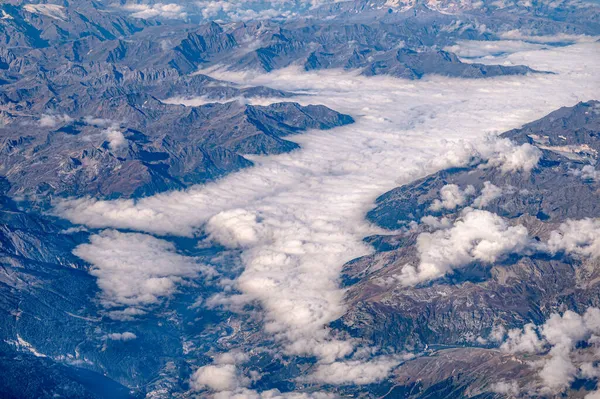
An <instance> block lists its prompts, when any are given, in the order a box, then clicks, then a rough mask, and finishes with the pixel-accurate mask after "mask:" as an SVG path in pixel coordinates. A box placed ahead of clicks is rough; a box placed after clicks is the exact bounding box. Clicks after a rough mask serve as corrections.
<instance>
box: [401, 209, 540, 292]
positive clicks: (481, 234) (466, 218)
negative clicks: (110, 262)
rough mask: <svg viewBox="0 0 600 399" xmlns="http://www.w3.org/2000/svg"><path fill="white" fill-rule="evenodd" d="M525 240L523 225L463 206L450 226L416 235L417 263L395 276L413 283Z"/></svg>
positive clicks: (516, 248)
mask: <svg viewBox="0 0 600 399" xmlns="http://www.w3.org/2000/svg"><path fill="white" fill-rule="evenodd" d="M528 244H529V236H528V233H527V229H526V228H525V227H524V226H520V225H518V226H510V225H508V224H507V223H506V221H504V219H502V218H501V217H500V216H498V215H496V214H495V213H491V212H487V211H482V210H476V209H472V208H466V209H465V210H464V211H463V213H462V215H461V217H460V218H459V219H457V220H456V221H455V222H454V225H453V226H452V228H449V229H445V230H438V231H435V232H433V233H421V234H420V235H419V237H418V238H417V251H418V254H419V264H418V266H416V267H415V266H412V265H406V266H404V268H403V269H402V273H401V275H400V277H399V278H400V280H401V282H402V283H403V284H406V285H413V284H417V283H420V282H423V281H427V280H431V279H435V278H438V277H442V276H444V275H445V274H446V273H449V272H451V271H452V270H453V269H455V268H458V267H461V266H464V265H467V264H469V263H471V262H475V261H481V262H487V263H491V262H495V261H496V260H498V259H499V258H501V257H502V256H504V255H507V254H510V253H520V252H522V251H523V250H524V249H525V248H526V247H527V245H528Z"/></svg>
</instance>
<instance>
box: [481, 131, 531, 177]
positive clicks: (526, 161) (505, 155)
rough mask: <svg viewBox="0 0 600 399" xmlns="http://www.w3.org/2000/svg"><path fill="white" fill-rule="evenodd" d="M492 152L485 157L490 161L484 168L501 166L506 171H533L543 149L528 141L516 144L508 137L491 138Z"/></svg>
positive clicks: (490, 149) (489, 143)
mask: <svg viewBox="0 0 600 399" xmlns="http://www.w3.org/2000/svg"><path fill="white" fill-rule="evenodd" d="M486 144H487V145H489V148H486V150H487V151H490V154H488V155H487V157H485V158H484V159H487V160H488V162H487V163H486V164H484V165H481V167H482V168H487V167H495V168H500V170H502V172H504V173H513V172H518V171H523V172H526V173H529V172H531V170H532V169H533V168H535V167H536V166H537V164H538V162H539V160H540V158H541V157H542V151H541V150H540V149H539V148H537V147H535V146H533V145H531V144H528V143H525V144H522V145H516V144H514V143H513V142H512V141H510V140H508V139H500V140H498V139H496V140H493V139H492V140H490V141H489V142H488V143H486Z"/></svg>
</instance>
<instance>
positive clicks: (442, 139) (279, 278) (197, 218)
mask: <svg viewBox="0 0 600 399" xmlns="http://www.w3.org/2000/svg"><path fill="white" fill-rule="evenodd" d="M597 46H598V45H597V44H585V45H578V46H575V47H564V48H561V49H553V50H548V51H544V52H529V53H527V55H526V56H524V57H522V58H525V59H520V62H519V63H521V64H526V65H530V66H531V67H534V68H537V66H538V65H545V64H551V65H553V66H555V67H556V68H557V69H559V70H560V71H566V73H564V74H563V73H560V74H556V75H531V76H511V77H499V78H494V79H490V80H474V79H471V80H461V79H448V78H443V77H430V78H427V79H424V80H421V81H417V82H413V81H407V80H401V79H394V78H392V77H389V76H380V77H369V78H367V77H364V76H359V75H358V72H356V71H354V72H347V71H337V70H328V71H318V72H310V73H306V72H303V71H301V70H299V69H295V68H290V69H285V70H278V71H275V72H273V73H270V74H252V73H235V72H230V71H218V70H215V71H213V72H211V74H212V75H213V77H216V78H224V79H225V80H233V81H236V82H237V83H240V84H247V85H267V86H271V87H274V88H277V89H282V90H288V91H295V92H299V93H305V94H310V95H309V96H299V97H298V98H294V99H293V100H294V101H298V102H300V103H302V104H309V103H321V104H324V105H327V106H329V107H331V108H333V109H335V110H337V111H339V112H344V113H348V114H351V115H352V116H353V117H355V118H356V123H355V124H353V125H351V126H346V127H341V128H337V129H332V130H328V131H311V132H307V133H306V134H303V135H298V136H294V137H293V140H294V141H297V142H298V143H299V144H300V145H301V146H302V150H300V151H294V152H292V153H289V154H281V155H277V156H273V157H253V161H255V164H256V166H255V167H253V168H249V169H246V170H243V171H241V172H239V173H235V174H232V175H229V176H227V177H225V178H223V179H221V180H219V181H218V182H214V183H210V184H206V185H203V186H196V187H193V188H190V189H188V190H185V191H180V192H174V193H165V194H159V195H156V196H152V197H149V198H144V199H140V200H116V201H96V200H93V199H77V200H71V201H64V202H60V203H58V204H57V206H56V208H55V211H56V213H57V214H59V215H62V216H65V217H67V218H68V219H70V220H71V221H73V222H75V223H79V224H85V225H87V226H89V227H113V228H125V229H132V230H138V231H143V232H147V233H154V234H174V235H186V236H194V235H197V234H199V232H201V231H202V230H203V229H205V228H206V229H208V230H209V231H210V238H211V239H212V240H215V241H217V242H220V243H221V244H223V245H226V246H232V247H237V248H240V250H241V253H242V255H241V258H242V262H243V265H244V272H243V273H242V274H241V275H240V276H239V278H237V279H236V281H235V282H234V285H233V288H234V290H232V292H233V295H230V294H222V295H221V296H220V297H219V299H218V300H212V301H211V300H209V301H207V302H206V303H207V305H208V304H217V303H220V304H223V305H227V303H228V302H229V303H234V302H235V303H244V302H246V303H247V302H257V303H259V304H260V305H261V309H262V310H263V311H264V321H265V326H264V328H265V331H267V333H268V334H269V335H270V336H271V337H274V339H276V340H278V342H281V343H283V345H284V348H285V349H286V350H288V351H290V352H291V353H299V351H303V352H305V353H306V354H308V355H315V356H318V357H319V358H320V359H323V360H322V361H321V364H326V363H328V362H330V361H331V359H332V358H335V357H340V358H342V357H344V356H347V353H348V351H349V349H348V348H349V347H351V346H352V342H350V345H348V343H347V342H346V341H343V342H342V341H337V340H335V339H334V338H333V337H332V335H331V334H330V332H329V330H328V328H327V326H328V325H329V324H330V323H331V322H332V321H333V320H336V319H337V318H339V317H340V316H341V315H343V313H344V311H345V310H346V307H345V304H344V301H343V299H344V291H343V290H342V289H341V288H340V285H339V278H340V272H341V270H342V267H343V265H344V263H345V262H347V261H350V260H352V259H354V258H356V257H359V256H362V255H365V254H368V253H369V252H370V251H371V250H372V249H371V248H370V247H368V246H367V245H366V244H365V243H364V242H363V237H365V236H366V235H370V234H377V233H381V230H379V229H377V228H376V227H374V226H372V225H370V224H369V223H367V222H366V221H365V219H364V215H365V213H366V212H368V211H369V209H370V208H372V206H373V202H374V200H375V199H376V198H377V196H378V195H380V194H381V193H382V192H385V191H387V190H389V189H392V188H394V187H397V186H398V185H401V184H405V183H408V182H410V181H413V180H414V179H415V178H419V177H423V176H425V175H427V174H429V173H432V172H435V171H436V170H438V169H440V168H445V167H449V166H458V165H467V164H470V163H471V162H472V161H473V160H474V159H476V160H479V161H485V160H487V159H492V162H491V164H490V165H488V167H498V168H502V169H503V170H505V171H506V173H512V172H511V170H529V169H530V168H531V167H532V166H533V161H531V160H530V159H529V158H528V157H522V156H519V155H518V154H520V153H526V154H529V155H531V153H534V152H535V150H532V149H530V148H529V147H522V146H518V145H515V144H514V143H510V142H509V141H508V140H506V142H504V141H503V140H497V141H500V142H501V143H500V144H496V142H495V141H494V140H492V139H485V138H484V137H485V136H486V135H489V134H492V135H493V134H498V133H500V132H503V131H505V130H508V129H511V128H516V127H519V126H521V125H522V124H523V123H525V122H529V121H531V120H534V119H536V118H540V117H542V116H544V115H545V114H547V113H549V112H551V111H553V110H554V109H556V108H558V107H560V106H563V105H570V104H573V103H575V102H576V101H578V100H587V99H588V98H591V97H593V96H594V95H595V94H596V90H594V89H595V87H597V86H598V84H600V63H594V62H589V57H592V56H593V54H596V53H597ZM517 54H518V53H517ZM546 69H549V68H546ZM557 88H559V89H557ZM478 143H481V144H478ZM505 151H507V152H508V155H506V154H502V152H505ZM533 155H535V154H533ZM486 162H487V161H486ZM473 212H482V211H473ZM232 218H240V219H239V222H238V221H237V219H232ZM474 218H475V219H476V217H474ZM232 220H236V221H235V222H232ZM485 220H487V221H489V222H490V224H491V226H492V229H491V232H481V237H480V241H479V242H475V243H473V242H471V243H470V244H465V241H463V240H460V239H459V238H460V237H459V235H456V236H455V234H457V233H458V232H459V231H460V229H459V230H458V231H456V230H453V229H454V228H455V227H456V226H454V227H451V228H450V229H448V230H449V231H453V232H452V233H450V235H449V236H444V235H441V236H432V237H430V240H434V239H438V240H440V242H441V243H443V244H447V243H448V242H449V240H451V239H456V240H457V242H459V243H462V244H463V247H461V249H460V251H463V252H461V253H460V254H459V255H456V254H453V253H452V252H451V251H449V250H448V251H449V254H450V255H452V256H453V257H454V258H453V260H452V262H451V265H450V266H449V267H450V268H452V267H455V265H458V264H461V263H462V262H463V260H466V261H471V260H472V259H479V260H482V261H488V260H490V259H494V258H495V257H499V256H501V255H502V254H504V253H508V252H510V251H514V250H518V248H519V247H520V241H519V239H521V238H523V237H524V234H523V233H524V231H523V230H522V229H521V228H519V227H511V226H508V225H506V224H505V222H503V221H501V219H500V221H498V220H496V217H494V216H489V215H488V216H485ZM480 222H481V220H480ZM460 223H463V224H464V223H465V222H464V221H461V222H460ZM460 223H459V226H460ZM484 225H485V227H488V224H484V223H482V224H481V226H484ZM482 229H483V227H481V228H480V229H476V230H475V231H477V232H479V231H480V230H482ZM463 230H464V229H463ZM477 234H479V233H477ZM509 235H512V237H509ZM473 239H474V240H478V238H477V237H475V238H473ZM432 242H434V241H432ZM423 245H424V246H423V248H422V249H423V251H424V253H427V252H428V251H425V249H426V248H425V244H423ZM432 251H433V250H432ZM426 256H429V257H430V258H427V259H428V260H430V261H431V262H432V263H433V264H434V265H435V264H437V262H439V264H440V265H442V268H441V269H439V270H438V271H437V273H439V272H440V270H443V269H444V267H448V266H443V265H444V264H447V263H448V262H447V260H445V259H438V257H437V256H436V255H426ZM434 269H435V266H434ZM444 272H445V271H442V273H444ZM434 274H435V273H434ZM419 276H422V275H419ZM344 342H345V343H344ZM339 361H340V362H342V361H343V360H342V359H339ZM347 365H348V364H347ZM349 365H353V363H349Z"/></svg>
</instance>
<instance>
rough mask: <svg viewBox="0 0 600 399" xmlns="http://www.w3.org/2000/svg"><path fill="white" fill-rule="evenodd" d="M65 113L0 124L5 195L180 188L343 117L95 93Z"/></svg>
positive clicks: (285, 106)
mask: <svg viewBox="0 0 600 399" xmlns="http://www.w3.org/2000/svg"><path fill="white" fill-rule="evenodd" d="M115 94H117V93H115ZM69 108H70V107H69ZM69 110H70V111H71V112H70V113H68V115H71V116H69V117H68V118H65V117H63V116H62V115H63V114H56V115H55V116H52V117H51V116H47V118H48V119H49V122H48V124H52V125H53V126H40V124H42V125H43V124H44V123H43V122H42V123H40V122H39V121H38V120H36V119H34V118H28V117H26V116H21V117H15V118H14V120H12V121H11V123H9V124H7V125H5V126H4V127H3V128H2V130H3V134H2V136H3V138H2V141H1V142H0V143H1V144H0V154H1V155H0V159H1V162H2V167H1V169H0V173H2V174H3V175H4V176H6V178H7V179H8V180H9V181H10V182H11V184H12V191H11V195H25V196H34V197H37V196H45V195H48V194H50V195H59V196H65V195H93V196H101V197H111V198H114V197H118V196H125V197H129V196H136V197H139V196H143V195H150V194H153V193H156V192H160V191H165V190H168V189H181V188H185V187H187V186H189V185H191V184H197V183H202V182H206V181H209V180H212V179H215V178H218V177H220V176H223V175H225V174H227V173H230V172H232V171H235V170H239V169H240V168H243V167H246V166H249V165H251V164H252V163H251V162H250V161H249V160H247V159H245V158H244V157H243V155H244V154H277V153H282V152H286V151H291V150H293V149H296V148H298V145H297V144H295V143H293V142H290V141H287V140H285V139H284V138H283V137H284V136H286V135H290V134H295V133H299V132H302V131H305V130H307V129H329V128H333V127H336V126H341V125H344V124H348V123H352V118H351V117H349V116H346V115H341V114H339V113H337V112H335V111H332V110H330V109H328V108H326V107H324V106H316V105H315V106H313V105H311V106H305V107H303V106H300V105H298V104H296V103H277V104H272V105H269V106H252V105H243V104H240V103H238V102H237V101H233V102H229V103H225V104H220V103H212V104H207V105H203V106H199V107H185V106H182V105H170V104H164V103H162V102H160V101H158V100H157V99H156V98H154V97H152V96H149V95H133V94H123V95H114V96H112V97H109V96H100V97H99V98H97V99H96V100H95V101H93V102H92V101H90V102H88V103H87V104H86V106H83V107H80V108H79V107H78V108H70V109H69ZM88 113H92V114H93V115H94V118H91V119H90V118H89V117H88V118H87V119H86V117H85V116H84V115H86V114H88ZM11 115H12V114H11ZM88 115H89V114H88ZM23 123H26V124H28V125H29V126H30V127H29V129H28V132H27V134H26V135H23V134H22V133H21V132H20V131H19V129H18V126H19V125H21V124H23ZM41 160H43V162H40V161H41Z"/></svg>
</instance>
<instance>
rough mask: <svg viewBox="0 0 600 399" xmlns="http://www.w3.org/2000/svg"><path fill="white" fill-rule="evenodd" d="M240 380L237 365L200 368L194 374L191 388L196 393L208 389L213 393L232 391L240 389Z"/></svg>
mask: <svg viewBox="0 0 600 399" xmlns="http://www.w3.org/2000/svg"><path fill="white" fill-rule="evenodd" d="M239 380H240V378H238V374H237V369H236V366H235V365H233V364H219V365H209V366H204V367H200V368H199V369H198V370H196V371H195V372H194V374H192V377H191V379H190V387H191V388H192V390H194V391H200V390H202V389H207V388H208V389H210V390H213V391H231V390H233V389H235V388H237V387H238V384H239V382H240V381H239Z"/></svg>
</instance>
